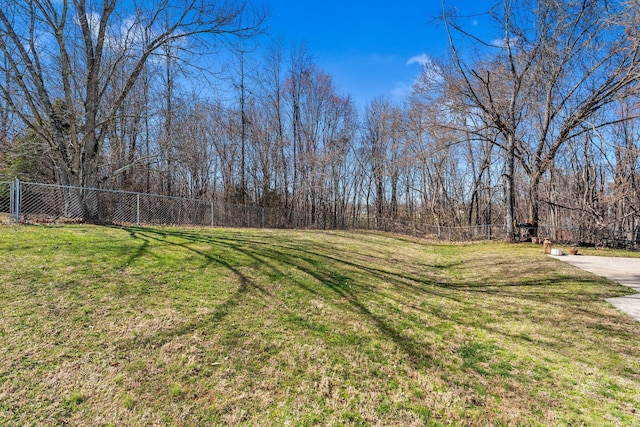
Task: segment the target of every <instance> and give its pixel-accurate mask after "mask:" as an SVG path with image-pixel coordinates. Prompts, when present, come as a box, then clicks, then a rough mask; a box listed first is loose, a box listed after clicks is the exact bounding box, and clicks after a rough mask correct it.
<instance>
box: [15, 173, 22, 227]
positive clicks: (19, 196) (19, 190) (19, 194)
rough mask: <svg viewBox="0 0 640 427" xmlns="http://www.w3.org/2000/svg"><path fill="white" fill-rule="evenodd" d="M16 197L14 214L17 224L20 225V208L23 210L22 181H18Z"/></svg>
mask: <svg viewBox="0 0 640 427" xmlns="http://www.w3.org/2000/svg"><path fill="white" fill-rule="evenodd" d="M15 190H16V196H15V199H14V202H15V204H16V207H15V210H14V214H15V216H16V222H17V223H18V224H19V223H20V208H21V206H20V205H21V204H22V200H21V199H22V187H21V185H20V180H19V179H16V188H15Z"/></svg>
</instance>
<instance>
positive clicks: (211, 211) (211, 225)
mask: <svg viewBox="0 0 640 427" xmlns="http://www.w3.org/2000/svg"><path fill="white" fill-rule="evenodd" d="M211 227H212V228H213V202H211Z"/></svg>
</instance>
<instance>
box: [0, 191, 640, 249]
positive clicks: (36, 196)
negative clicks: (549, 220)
mask: <svg viewBox="0 0 640 427" xmlns="http://www.w3.org/2000/svg"><path fill="white" fill-rule="evenodd" d="M84 221H91V222H97V223H109V224H118V225H188V226H206V227H248V228H318V227H320V228H323V227H325V228H326V227H327V225H326V224H327V222H326V221H325V222H324V224H325V225H324V226H319V225H318V224H323V223H319V222H317V221H316V222H315V223H314V222H312V221H311V220H310V219H309V218H308V217H307V216H305V215H298V214H297V213H296V212H292V211H285V210H282V209H268V208H262V207H258V206H244V205H233V204H228V203H221V202H211V201H206V200H199V199H187V198H180V197H168V196H160V195H156V194H145V193H135V192H128V191H116V190H104V189H95V188H81V187H72V186H61V185H53V184H38V183H32V182H21V181H19V180H15V181H0V223H5V224H6V223H27V222H44V223H52V222H58V223H65V222H67V223H68V222H84ZM329 228H330V227H329ZM341 228H351V229H360V230H378V231H385V232H392V233H398V234H405V235H412V236H416V237H423V238H427V239H430V240H439V241H449V242H460V241H465V242H468V241H479V240H503V239H504V238H505V237H506V234H505V231H506V230H505V227H504V226H495V225H476V226H469V227H448V226H438V225H433V224H426V223H422V222H420V221H419V220H415V221H399V220H391V219H384V218H372V217H367V216H359V217H357V218H355V219H354V220H353V221H352V222H351V223H350V224H349V225H347V226H343V227H341ZM537 235H538V236H539V237H540V238H541V239H540V240H542V238H544V237H548V238H550V239H551V240H553V241H554V242H558V243H566V244H571V245H592V246H603V247H620V248H627V249H640V232H636V233H631V234H630V233H623V234H620V233H616V232H615V230H609V229H594V228H593V227H589V226H580V225H578V226H575V227H555V226H550V225H545V224H540V225H539V227H538V229H537ZM521 237H523V236H521V234H520V231H519V232H518V235H517V236H516V240H527V241H531V239H527V238H525V239H521Z"/></svg>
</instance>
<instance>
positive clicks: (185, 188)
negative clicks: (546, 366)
mask: <svg viewBox="0 0 640 427" xmlns="http://www.w3.org/2000/svg"><path fill="white" fill-rule="evenodd" d="M5 4H6V5H5V6H4V7H3V8H2V10H0V53H1V55H2V58H1V59H0V78H1V80H2V84H1V85H0V169H1V170H2V175H4V176H5V177H7V178H13V177H15V176H17V177H19V178H21V179H26V180H33V181H38V182H45V183H47V182H50V183H59V184H63V185H76V186H81V187H102V188H114V189H123V190H131V191H139V192H145V193H158V194H164V195H172V196H184V197H193V198H202V199H208V200H212V201H214V200H215V201H220V200H222V201H224V202H227V203H234V204H242V205H257V206H261V207H265V208H277V209H282V210H284V211H285V212H291V213H294V212H296V214H298V215H299V214H302V215H304V216H305V217H306V218H305V221H304V223H306V224H312V225H313V226H315V227H322V228H342V227H348V226H350V225H352V224H354V223H356V222H357V221H358V220H359V219H361V218H367V220H368V221H371V222H373V223H372V224H368V225H369V226H372V227H375V225H376V223H380V224H383V223H385V221H388V220H394V221H399V222H407V223H420V224H430V225H440V226H466V225H479V224H494V225H495V224H504V226H505V227H506V228H507V231H508V233H507V235H508V236H509V237H508V239H510V240H511V236H514V233H515V232H517V229H516V227H517V224H518V223H524V222H528V223H532V224H545V225H546V226H547V227H553V228H554V229H555V230H565V231H562V232H564V233H573V235H571V236H564V237H570V238H567V239H565V240H574V241H576V242H578V241H581V240H584V241H585V242H588V241H589V236H593V235H596V234H597V233H599V232H602V231H606V232H607V233H608V234H607V235H609V236H614V237H615V238H619V239H621V240H629V241H638V240H640V191H639V190H640V189H639V184H640V183H639V182H638V181H639V176H638V171H639V168H640V141H639V136H640V133H639V129H638V127H639V126H640V124H639V123H638V113H639V112H640V104H639V103H638V100H639V98H638V95H639V86H638V81H639V79H640V14H638V10H640V2H639V1H638V0H629V1H613V2H612V1H605V0H582V1H575V0H563V1H556V0H538V1H524V0H522V1H520V0H504V1H502V2H498V3H496V5H495V6H494V7H493V8H492V9H491V10H490V11H489V13H490V14H491V16H492V18H493V21H494V25H495V30H496V33H495V35H496V37H495V38H494V39H492V40H482V39H480V38H478V37H477V36H475V35H474V34H473V33H472V31H471V29H469V28H465V27H464V25H463V23H462V22H463V21H462V20H460V19H459V18H458V17H457V16H456V12H455V10H454V9H450V8H449V5H448V3H445V2H443V15H442V17H441V20H440V22H441V23H443V24H444V25H443V26H441V27H440V29H441V30H442V31H446V32H447V34H448V36H449V42H450V46H449V54H448V55H447V56H446V57H444V58H431V60H430V61H429V62H428V63H427V64H426V65H425V66H424V68H423V70H422V72H421V74H420V75H419V76H417V78H416V81H415V83H414V86H413V89H412V93H411V95H410V96H408V97H407V98H406V99H404V100H403V102H393V101H391V100H390V99H388V98H385V97H383V96H381V97H378V98H376V99H375V100H373V101H372V102H370V103H369V104H368V105H366V106H365V107H364V108H363V109H362V111H360V110H359V108H358V106H356V105H355V103H354V101H353V100H352V99H351V97H350V96H349V95H348V90H349V88H336V87H335V85H334V83H333V79H332V76H331V75H329V74H328V73H327V72H325V71H324V70H322V69H320V68H319V67H318V66H317V65H316V64H315V63H314V61H313V57H312V52H311V51H310V50H309V49H307V48H305V47H301V46H296V45H295V44H294V45H293V46H295V47H285V44H284V43H282V42H278V43H274V42H270V43H269V45H268V46H264V39H265V37H263V36H262V30H263V28H264V24H265V22H268V17H267V16H266V14H265V13H264V12H263V11H261V10H259V9H257V8H255V7H252V6H251V4H250V3H243V2H232V1H228V2H224V3H218V2H195V1H187V2H182V1H159V0H154V1H147V2H143V3H140V4H135V2H118V1H116V0H100V1H87V0H73V1H72V0H60V1H53V0H34V1H31V2H23V1H19V0H7V1H6V2H5ZM425 31H427V29H426V28H425ZM256 46H258V47H259V48H256ZM202 58H225V62H226V63H225V64H218V65H219V69H220V71H219V72H218V71H217V70H216V75H215V76H214V75H213V73H212V72H211V69H212V65H211V64H213V63H210V62H202ZM223 65H224V66H223ZM207 79H211V80H212V81H213V80H215V81H218V82H220V81H223V82H225V84H224V85H223V84H219V85H211V86H206V85H204V84H203V82H206V80H207ZM221 87H224V88H226V90H220V88H221ZM74 194H76V193H74ZM69 197H73V196H72V195H71V194H69ZM79 197H82V195H80V196H79ZM80 206H82V209H83V212H82V214H83V216H84V217H85V218H86V219H87V220H91V218H92V215H94V214H95V206H92V205H91V201H90V199H87V200H82V203H81V204H80ZM549 237H552V238H559V237H558V236H549Z"/></svg>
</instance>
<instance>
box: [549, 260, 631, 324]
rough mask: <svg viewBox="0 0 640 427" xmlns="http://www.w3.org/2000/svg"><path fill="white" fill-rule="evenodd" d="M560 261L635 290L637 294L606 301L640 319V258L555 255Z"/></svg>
mask: <svg viewBox="0 0 640 427" xmlns="http://www.w3.org/2000/svg"><path fill="white" fill-rule="evenodd" d="M553 258H556V259H559V260H560V261H564V262H567V263H569V264H571V265H575V266H576V267H579V268H581V269H583V270H586V271H589V272H591V273H593V274H597V275H598V276H604V277H606V278H607V279H609V280H612V281H614V282H618V283H620V284H621V285H624V286H628V287H630V288H632V289H633V290H635V291H636V292H638V293H636V294H633V295H628V296H624V297H617V298H608V299H607V300H606V301H607V302H609V303H611V304H612V305H613V306H614V307H616V308H617V309H619V310H622V311H624V312H625V313H627V314H628V315H629V316H631V317H633V318H634V319H636V320H638V321H640V258H615V257H605V256H588V255H575V256H572V255H569V256H566V255H565V256H554V257H553Z"/></svg>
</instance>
